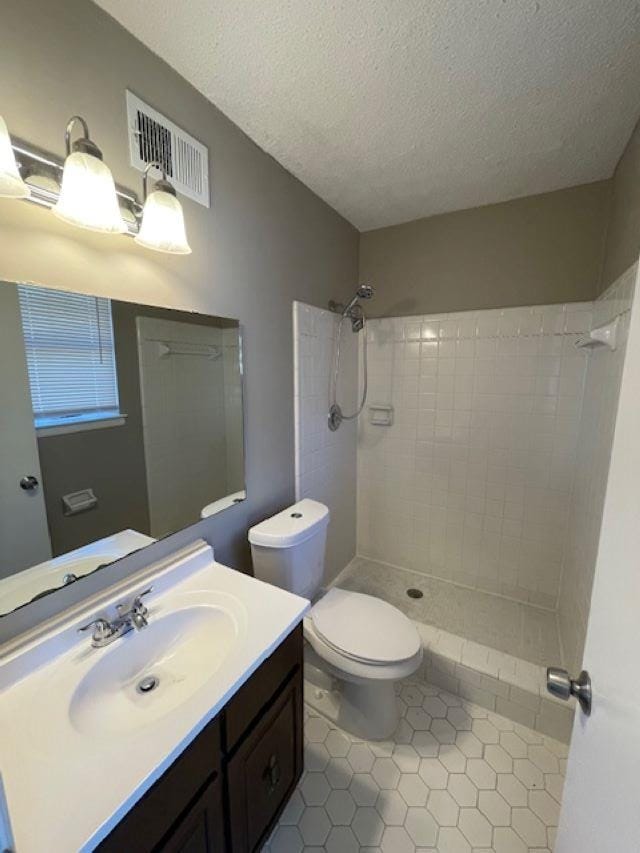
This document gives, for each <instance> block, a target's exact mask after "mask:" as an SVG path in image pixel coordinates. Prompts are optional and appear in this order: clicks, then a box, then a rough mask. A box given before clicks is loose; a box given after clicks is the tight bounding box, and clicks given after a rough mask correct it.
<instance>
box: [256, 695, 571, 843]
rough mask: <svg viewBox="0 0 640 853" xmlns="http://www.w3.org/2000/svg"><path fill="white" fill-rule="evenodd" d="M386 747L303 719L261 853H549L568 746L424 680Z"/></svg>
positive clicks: (404, 701)
mask: <svg viewBox="0 0 640 853" xmlns="http://www.w3.org/2000/svg"><path fill="white" fill-rule="evenodd" d="M398 692H399V697H398V701H399V703H400V709H401V713H402V719H401V722H400V725H399V727H398V729H397V731H396V733H395V736H394V737H393V739H392V740H389V741H384V742H381V743H373V742H363V741H360V740H358V739H357V738H354V737H352V736H350V735H349V734H347V733H345V732H343V731H342V730H340V729H338V728H337V727H336V726H335V725H333V724H330V723H329V722H328V721H326V720H325V719H324V718H323V717H320V716H318V715H317V714H315V712H312V711H310V710H309V709H307V710H306V711H305V773H304V775H303V777H302V779H301V780H300V784H299V785H298V788H297V789H296V791H295V792H294V794H293V796H292V798H291V800H290V802H289V804H288V806H287V808H286V809H285V811H284V813H283V815H282V818H281V820H280V823H279V825H278V826H277V827H276V829H275V831H274V832H273V834H272V836H271V838H270V839H269V842H268V843H267V844H266V846H265V847H264V851H265V853H301V851H305V853H320V851H326V853H355V851H359V850H367V851H372V852H373V851H383V853H490V851H494V853H534V851H535V853H550V851H551V850H552V846H553V841H554V836H555V827H556V825H557V822H558V814H559V810H560V797H561V794H562V786H563V782H564V771H565V762H566V755H567V747H566V746H565V745H564V744H562V743H559V742H558V741H555V740H552V739H551V738H548V737H545V736H543V735H540V734H538V733H537V732H534V731H532V730H531V729H527V728H524V727H523V726H519V725H518V724H517V723H513V722H511V721H510V720H507V719H505V718H504V717H500V716H498V715H497V714H494V713H492V712H491V711H486V710H484V709H483V708H479V707H478V706H476V705H473V704H472V703H470V702H465V701H464V700H462V699H460V698H458V697H457V696H453V695H452V694H450V693H447V692H445V691H443V690H439V689H438V688H435V687H432V686H431V685H428V684H424V683H422V682H416V681H407V682H404V683H403V684H402V685H401V686H399V687H398Z"/></svg>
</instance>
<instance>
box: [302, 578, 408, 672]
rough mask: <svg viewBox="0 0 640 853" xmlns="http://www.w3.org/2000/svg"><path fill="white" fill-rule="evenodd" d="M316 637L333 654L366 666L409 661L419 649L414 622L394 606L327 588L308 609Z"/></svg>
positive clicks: (356, 593)
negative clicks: (318, 599) (309, 609)
mask: <svg viewBox="0 0 640 853" xmlns="http://www.w3.org/2000/svg"><path fill="white" fill-rule="evenodd" d="M309 621H310V622H311V623H312V626H313V630H314V633H315V634H316V636H317V638H318V639H320V640H321V641H323V642H324V643H326V645H327V646H329V648H331V649H332V650H333V651H334V652H335V653H337V654H338V655H340V656H341V657H344V658H347V659H349V660H352V661H355V662H359V663H362V664H366V665H368V666H376V665H378V666H389V665H393V664H401V663H403V662H404V661H408V660H412V659H414V658H415V656H416V655H417V654H418V653H419V652H420V651H421V647H422V646H421V641H420V636H419V634H418V631H417V630H416V628H415V625H413V623H412V622H411V620H410V619H408V618H407V617H406V616H405V615H404V613H402V612H401V611H400V610H398V609H397V608H396V607H393V605H391V604H388V603H387V602H386V601H382V599H380V598H375V597H374V596H372V595H364V594H362V593H359V592H350V591H349V590H345V589H338V588H336V587H334V588H332V589H330V590H329V591H328V592H327V593H326V594H325V595H324V596H323V597H322V598H321V599H320V601H318V603H317V604H315V605H314V606H313V607H312V608H311V612H310V614H309Z"/></svg>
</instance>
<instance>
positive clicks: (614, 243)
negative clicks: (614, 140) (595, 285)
mask: <svg viewBox="0 0 640 853" xmlns="http://www.w3.org/2000/svg"><path fill="white" fill-rule="evenodd" d="M639 253H640V124H638V125H636V128H635V130H634V131H633V133H632V134H631V138H630V139H629V142H628V143H627V147H626V149H625V151H624V153H623V155H622V157H621V158H620V162H619V163H618V165H617V166H616V170H615V172H614V174H613V179H612V192H611V212H610V217H609V226H608V229H607V243H606V250H605V257H604V264H603V268H602V281H601V283H600V292H602V291H605V290H606V289H607V287H609V285H610V284H613V282H614V281H615V280H616V279H617V278H618V276H620V275H622V273H623V272H624V271H625V270H627V269H629V267H630V266H631V264H634V263H635V262H636V261H637V260H638V254H639Z"/></svg>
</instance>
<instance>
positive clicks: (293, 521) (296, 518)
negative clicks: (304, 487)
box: [249, 498, 329, 548]
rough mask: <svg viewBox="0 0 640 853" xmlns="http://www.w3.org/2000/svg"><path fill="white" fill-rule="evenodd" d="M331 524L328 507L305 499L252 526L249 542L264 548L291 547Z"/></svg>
mask: <svg viewBox="0 0 640 853" xmlns="http://www.w3.org/2000/svg"><path fill="white" fill-rule="evenodd" d="M328 523H329V510H328V508H327V507H326V506H325V505H324V504H321V503H319V502H318V501H312V500H311V499H310V498H305V499H304V500H301V501H298V503H296V504H293V506H290V507H287V509H283V510H282V512H279V513H278V514H277V515H273V516H271V518H266V519H265V520H264V521H261V522H260V524H256V525H255V526H254V527H252V528H251V529H250V530H249V542H250V543H251V544H252V545H262V547H263V548H291V547H293V546H294V545H299V544H300V542H304V541H305V539H309V537H311V536H313V535H314V534H315V533H317V532H318V530H321V529H322V528H324V527H326V526H327V524H328Z"/></svg>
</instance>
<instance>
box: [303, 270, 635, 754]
mask: <svg viewBox="0 0 640 853" xmlns="http://www.w3.org/2000/svg"><path fill="white" fill-rule="evenodd" d="M635 272H636V270H635V267H633V268H631V269H629V270H628V271H627V272H626V273H625V274H624V275H623V276H621V278H620V279H619V280H618V281H616V282H615V283H614V285H613V286H612V287H611V288H609V290H607V291H606V293H605V294H603V295H602V297H600V299H598V300H597V301H596V302H594V303H592V302H587V303H569V304H566V305H544V306H525V307H519V308H505V309H498V310H482V311H473V312H464V313H456V314H447V315H430V316H407V317H393V318H380V319H373V320H370V321H369V322H368V323H367V327H366V329H367V345H368V363H369V394H368V404H367V407H366V408H365V411H364V413H363V415H362V416H361V418H360V420H359V422H358V429H357V434H356V432H355V430H354V425H353V423H349V424H343V426H342V427H341V428H340V430H338V432H337V433H330V432H329V430H328V428H327V420H326V418H327V407H328V383H329V374H330V368H331V353H332V341H333V337H334V336H335V332H336V329H337V323H338V319H337V317H336V316H335V315H332V314H331V313H330V312H327V311H322V310H320V309H316V308H311V307H310V306H306V305H301V304H300V303H296V304H295V305H294V326H295V334H294V340H295V350H296V415H297V420H296V424H297V428H296V442H297V444H296V448H297V454H296V457H297V458H296V464H297V469H296V471H297V480H296V487H297V494H298V496H299V497H306V496H308V497H315V498H317V499H319V500H323V501H324V502H325V503H327V504H328V505H329V508H330V510H331V512H332V526H331V529H330V535H329V539H330V541H329V548H330V551H331V554H332V558H331V561H330V572H329V580H333V579H334V577H335V574H336V571H339V570H340V569H341V568H343V567H344V570H343V571H342V572H341V573H340V575H339V577H338V578H337V583H338V584H339V585H342V586H345V587H348V588H351V589H356V590H360V591H362V592H370V593H373V594H376V595H379V596H381V597H383V598H386V599H387V600H389V601H391V602H392V603H393V604H395V605H397V606H399V607H401V608H402V609H403V610H404V611H405V612H406V613H408V614H409V615H410V616H411V617H412V618H413V619H415V620H416V622H417V623H418V625H419V628H420V630H421V631H422V634H423V638H424V642H425V651H426V655H425V660H426V664H425V675H426V676H427V678H428V679H429V680H431V681H435V682H437V683H438V684H440V685H441V686H442V687H445V688H446V689H449V690H452V691H454V692H458V693H460V694H461V695H465V696H467V698H469V699H471V700H473V701H476V702H478V703H479V704H482V705H484V706H485V707H490V708H491V709H495V710H497V711H498V712H499V713H503V714H504V715H506V716H509V717H511V718H512V719H515V720H516V721H517V722H520V723H522V724H524V725H527V726H531V727H535V728H539V729H540V730H541V731H544V732H545V733H547V734H550V735H552V736H554V737H560V738H562V739H564V740H566V739H567V738H568V735H569V730H570V725H571V710H570V709H569V708H568V707H567V706H564V705H561V704H560V703H558V702H557V701H556V700H551V699H550V698H548V697H547V695H546V693H545V684H544V667H545V666H547V665H557V664H563V665H565V666H567V667H568V668H570V669H571V670H576V671H577V670H579V668H580V663H581V656H582V649H583V645H584V637H585V631H586V622H587V616H588V608H589V600H590V595H591V584H592V580H593V570H594V567H595V560H596V550H597V542H598V537H599V531H600V523H601V517H602V507H603V502H604V493H605V488H606V481H607V474H608V466H609V456H610V452H611V444H612V438H613V429H614V426H615V414H616V409H617V400H618V394H619V388H620V379H621V372H622V365H623V361H624V352H625V340H626V327H627V321H628V316H629V309H630V307H631V300H632V295H633V283H634V281H635ZM616 317H617V318H618V340H617V347H616V349H615V350H613V351H612V350H610V349H607V348H604V347H601V348H597V349H585V348H578V347H576V342H577V341H578V340H579V339H580V338H581V337H582V336H584V335H585V334H586V333H587V332H588V331H589V330H590V329H591V328H592V327H594V326H597V325H602V324H603V323H606V322H608V321H610V320H613V319H615V318H616ZM343 340H344V341H345V342H346V343H347V345H348V346H350V347H351V351H350V355H349V352H347V353H346V358H344V360H343V364H349V369H348V370H347V371H346V372H345V375H344V376H343V385H342V386H341V396H339V399H340V402H341V404H343V406H345V407H346V408H352V407H353V403H354V401H355V399H356V397H357V393H356V391H357V388H356V382H357V380H356V369H355V368H356V362H357V360H359V362H360V373H362V360H363V359H362V345H363V340H362V335H360V336H359V340H357V343H358V344H359V345H360V354H359V356H358V355H357V351H356V348H355V343H356V336H355V335H354V334H353V333H352V332H351V329H350V327H348V325H347V324H345V327H344V329H343ZM349 359H350V363H349ZM369 406H374V407H375V406H382V407H391V409H392V415H393V421H392V424H391V425H390V426H380V425H376V424H374V423H372V417H371V412H370V410H369V408H368V407H369ZM356 458H357V547H356V553H357V557H356V559H355V560H353V561H351V563H350V564H349V565H346V562H347V560H346V559H344V560H343V561H342V562H340V559H337V560H336V557H337V555H338V554H340V553H342V554H344V551H345V549H347V551H348V548H349V540H348V528H349V527H350V526H351V525H352V524H354V522H353V521H352V518H351V516H350V507H351V506H352V504H351V500H352V498H353V497H354V495H355V488H356V486H355V485H353V482H354V470H353V469H354V464H355V463H354V460H355V459H356ZM351 553H353V551H352V552H351ZM345 566H346V567H345ZM408 588H415V589H417V590H418V591H419V592H422V598H418V599H413V598H409V597H408V596H407V589H408Z"/></svg>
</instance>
